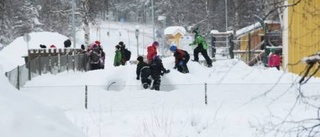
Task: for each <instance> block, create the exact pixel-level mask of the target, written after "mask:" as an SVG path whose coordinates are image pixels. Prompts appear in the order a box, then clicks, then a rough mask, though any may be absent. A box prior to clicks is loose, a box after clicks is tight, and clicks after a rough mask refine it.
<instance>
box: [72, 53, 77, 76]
mask: <svg viewBox="0 0 320 137" xmlns="http://www.w3.org/2000/svg"><path fill="white" fill-rule="evenodd" d="M74 56H75V54H74V53H73V56H72V66H73V72H75V71H76V60H75V57H74Z"/></svg>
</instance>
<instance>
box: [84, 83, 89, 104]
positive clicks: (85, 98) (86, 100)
mask: <svg viewBox="0 0 320 137" xmlns="http://www.w3.org/2000/svg"><path fill="white" fill-rule="evenodd" d="M84 108H85V109H88V86H87V85H85V97H84Z"/></svg>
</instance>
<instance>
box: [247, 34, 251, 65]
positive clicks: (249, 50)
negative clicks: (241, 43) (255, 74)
mask: <svg viewBox="0 0 320 137" xmlns="http://www.w3.org/2000/svg"><path fill="white" fill-rule="evenodd" d="M247 59H248V60H247V62H249V61H251V35H250V33H249V34H248V58H247Z"/></svg>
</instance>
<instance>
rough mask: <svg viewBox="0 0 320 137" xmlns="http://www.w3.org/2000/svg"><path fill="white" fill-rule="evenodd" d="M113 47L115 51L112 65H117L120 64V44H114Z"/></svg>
mask: <svg viewBox="0 0 320 137" xmlns="http://www.w3.org/2000/svg"><path fill="white" fill-rule="evenodd" d="M115 48H116V51H115V55H114V61H113V66H115V67H117V66H120V64H121V58H122V55H121V51H120V46H119V45H116V46H115Z"/></svg>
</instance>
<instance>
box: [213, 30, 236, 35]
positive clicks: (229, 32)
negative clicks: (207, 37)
mask: <svg viewBox="0 0 320 137" xmlns="http://www.w3.org/2000/svg"><path fill="white" fill-rule="evenodd" d="M232 33H233V31H227V32H219V31H218V30H211V31H210V34H213V35H229V34H232Z"/></svg>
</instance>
